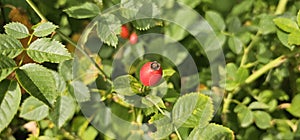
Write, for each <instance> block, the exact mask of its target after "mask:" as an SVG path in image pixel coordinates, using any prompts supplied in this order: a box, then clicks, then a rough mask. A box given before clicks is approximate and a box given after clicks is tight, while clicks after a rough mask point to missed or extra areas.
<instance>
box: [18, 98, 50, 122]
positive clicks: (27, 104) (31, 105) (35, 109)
mask: <svg viewBox="0 0 300 140" xmlns="http://www.w3.org/2000/svg"><path fill="white" fill-rule="evenodd" d="M48 114H49V107H48V106H47V105H46V104H44V103H43V102H41V101H39V100H38V99H37V98H34V97H33V96H31V97H28V98H27V99H26V100H25V101H24V102H23V104H22V106H21V111H20V117H21V118H24V119H26V120H33V121H40V120H42V119H44V118H46V117H47V116H48Z"/></svg>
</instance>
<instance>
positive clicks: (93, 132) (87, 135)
mask: <svg viewBox="0 0 300 140" xmlns="http://www.w3.org/2000/svg"><path fill="white" fill-rule="evenodd" d="M97 135H98V131H97V129H95V128H94V127H93V126H89V127H88V128H87V129H86V130H85V131H84V132H83V134H82V136H81V137H82V139H83V140H94V139H96V136H97Z"/></svg>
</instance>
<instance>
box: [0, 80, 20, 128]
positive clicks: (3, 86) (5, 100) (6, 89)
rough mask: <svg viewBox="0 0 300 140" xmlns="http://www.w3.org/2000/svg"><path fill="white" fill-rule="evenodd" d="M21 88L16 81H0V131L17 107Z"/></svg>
mask: <svg viewBox="0 0 300 140" xmlns="http://www.w3.org/2000/svg"><path fill="white" fill-rule="evenodd" d="M20 102H21V89H20V87H19V85H18V83H17V82H16V81H9V80H3V81H1V82H0V118H1V119H0V132H1V131H2V130H3V129H4V128H6V127H7V126H8V124H9V123H10V122H11V121H12V119H13V118H14V116H15V114H16V113H17V111H18V109H19V105H20Z"/></svg>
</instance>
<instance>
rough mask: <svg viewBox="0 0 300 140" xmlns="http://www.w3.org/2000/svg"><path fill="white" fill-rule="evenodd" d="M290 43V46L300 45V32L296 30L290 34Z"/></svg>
mask: <svg viewBox="0 0 300 140" xmlns="http://www.w3.org/2000/svg"><path fill="white" fill-rule="evenodd" d="M288 43H289V44H290V45H300V30H295V31H294V32H292V33H291V34H289V36H288Z"/></svg>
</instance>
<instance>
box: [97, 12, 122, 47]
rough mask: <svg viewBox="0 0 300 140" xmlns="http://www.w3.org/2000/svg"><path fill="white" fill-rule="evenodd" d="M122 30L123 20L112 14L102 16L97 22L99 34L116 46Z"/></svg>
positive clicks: (105, 41) (104, 40)
mask: <svg viewBox="0 0 300 140" xmlns="http://www.w3.org/2000/svg"><path fill="white" fill-rule="evenodd" d="M120 31H121V21H120V20H119V19H118V18H117V17H116V16H115V15H112V14H107V15H105V16H102V17H101V18H100V19H99V20H98V22H97V34H98V36H99V38H100V39H101V40H102V41H103V42H104V43H106V44H108V45H110V46H114V47H116V46H117V44H118V37H117V34H119V33H120Z"/></svg>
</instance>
